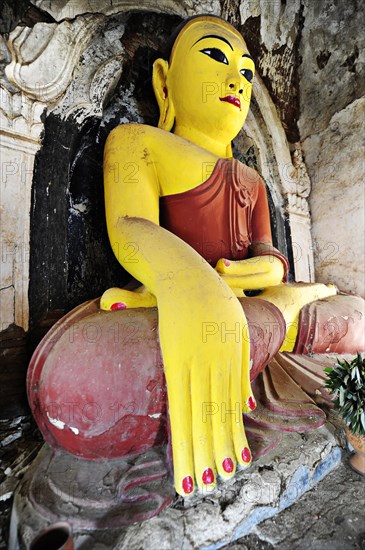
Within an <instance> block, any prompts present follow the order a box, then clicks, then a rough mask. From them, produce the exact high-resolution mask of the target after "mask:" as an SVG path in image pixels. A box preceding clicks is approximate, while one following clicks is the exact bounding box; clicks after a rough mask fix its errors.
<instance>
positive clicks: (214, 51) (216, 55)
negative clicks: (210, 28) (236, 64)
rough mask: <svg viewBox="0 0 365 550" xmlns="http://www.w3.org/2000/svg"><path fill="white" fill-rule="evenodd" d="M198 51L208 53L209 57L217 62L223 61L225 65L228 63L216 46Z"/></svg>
mask: <svg viewBox="0 0 365 550" xmlns="http://www.w3.org/2000/svg"><path fill="white" fill-rule="evenodd" d="M200 51H201V53H204V54H205V55H209V57H211V58H212V59H214V61H218V63H225V64H226V65H228V59H227V58H226V56H225V55H224V53H223V52H222V51H221V50H219V49H218V48H206V49H204V50H200Z"/></svg>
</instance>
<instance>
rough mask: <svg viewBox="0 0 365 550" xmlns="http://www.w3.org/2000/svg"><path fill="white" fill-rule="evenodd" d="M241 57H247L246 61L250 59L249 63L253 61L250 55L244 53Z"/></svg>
mask: <svg viewBox="0 0 365 550" xmlns="http://www.w3.org/2000/svg"><path fill="white" fill-rule="evenodd" d="M242 57H248V59H251V61H253V57H251V55H249V54H248V53H244V54H243V56H242Z"/></svg>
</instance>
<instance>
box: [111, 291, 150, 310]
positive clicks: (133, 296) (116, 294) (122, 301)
mask: <svg viewBox="0 0 365 550" xmlns="http://www.w3.org/2000/svg"><path fill="white" fill-rule="evenodd" d="M156 306H157V301H156V298H155V296H153V294H151V293H150V292H149V291H148V290H146V288H145V287H140V288H139V289H137V290H135V291H131V290H125V289H124V288H109V289H108V290H106V291H105V292H104V294H103V295H102V297H101V298H100V309H103V310H106V311H110V310H112V311H113V310H117V309H127V308H128V309H130V308H139V307H156Z"/></svg>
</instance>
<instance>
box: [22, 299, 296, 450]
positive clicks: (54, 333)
mask: <svg viewBox="0 0 365 550" xmlns="http://www.w3.org/2000/svg"><path fill="white" fill-rule="evenodd" d="M241 303H242V305H243V307H244V310H245V314H246V317H247V320H248V324H249V331H250V338H251V358H252V369H251V378H252V379H254V378H256V377H257V375H258V374H259V372H260V371H262V370H263V368H264V367H265V366H266V365H267V363H268V362H269V361H270V359H271V358H272V357H273V355H274V354H275V353H276V352H277V350H278V348H279V346H280V344H281V342H282V340H283V338H284V333H285V323H284V319H283V317H282V315H281V313H280V312H279V310H278V309H277V308H276V307H275V306H274V305H273V304H270V303H268V302H264V301H263V300H259V299H256V298H245V299H242V300H241ZM27 388H28V398H29V403H30V406H31V409H32V412H33V414H34V417H35V419H36V421H37V423H38V426H39V428H40V430H41V432H42V434H43V437H44V438H45V440H46V441H47V442H48V443H49V444H50V445H51V446H52V447H53V448H56V449H57V448H62V449H64V450H66V451H68V452H69V453H72V454H74V455H76V456H78V457H81V458H86V459H100V458H103V459H104V458H107V459H109V458H118V457H124V456H130V455H135V454H138V453H143V452H146V451H148V450H149V449H151V448H153V447H156V446H159V445H161V444H162V443H164V442H166V441H167V426H166V422H167V420H166V414H167V413H166V409H167V406H166V402H167V401H166V400H167V395H166V386H165V379H164V373H163V364H162V358H161V351H160V346H159V342H158V314H157V309H156V308H152V309H129V310H128V309H127V310H122V311H118V310H117V311H111V312H105V311H100V310H99V301H98V300H93V301H90V302H86V303H85V304H82V305H81V306H79V307H77V308H76V309H74V310H73V311H71V312H70V313H69V314H67V315H66V316H65V317H64V318H63V319H61V320H60V321H59V322H58V323H57V324H56V325H55V326H54V327H53V328H52V329H51V330H50V332H49V333H48V334H47V335H46V336H45V338H44V339H43V340H42V342H41V343H40V344H39V346H38V348H37V349H36V351H35V353H34V355H33V357H32V360H31V362H30V366H29V370H28V379H27Z"/></svg>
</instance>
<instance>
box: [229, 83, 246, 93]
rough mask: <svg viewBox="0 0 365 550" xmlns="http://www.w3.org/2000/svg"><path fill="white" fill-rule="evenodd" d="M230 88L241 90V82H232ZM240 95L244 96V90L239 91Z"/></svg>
mask: <svg viewBox="0 0 365 550" xmlns="http://www.w3.org/2000/svg"><path fill="white" fill-rule="evenodd" d="M229 88H230V89H231V90H237V89H238V88H239V82H236V83H234V82H230V84H229ZM238 93H239V94H242V93H243V89H242V88H240V89H239V90H238Z"/></svg>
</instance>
